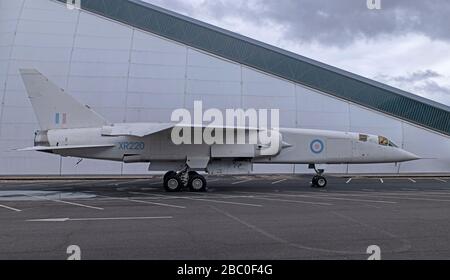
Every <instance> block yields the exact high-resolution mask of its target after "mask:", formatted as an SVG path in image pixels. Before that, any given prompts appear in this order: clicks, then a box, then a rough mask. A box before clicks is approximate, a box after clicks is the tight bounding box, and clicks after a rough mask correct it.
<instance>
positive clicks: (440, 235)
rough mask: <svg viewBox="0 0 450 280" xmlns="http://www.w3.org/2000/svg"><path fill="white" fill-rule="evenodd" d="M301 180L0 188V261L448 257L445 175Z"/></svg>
mask: <svg viewBox="0 0 450 280" xmlns="http://www.w3.org/2000/svg"><path fill="white" fill-rule="evenodd" d="M310 179H311V178H310V176H294V175H274V176H273V175H270V176H269V175H258V176H223V177H208V183H209V191H208V192H207V193H191V192H188V191H185V192H181V193H166V192H164V191H163V190H162V187H161V182H160V181H161V177H159V176H153V177H151V178H150V177H149V178H145V179H144V178H136V179H133V178H126V179H120V178H111V179H106V178H104V179H96V180H88V179H74V178H71V179H70V180H68V179H66V180H64V179H62V180H51V179H40V180H1V179H0V259H8V260H11V259H12V260H16V259H20V260H22V259H27V260H28V259H52V260H53V259H56V260H65V259H68V258H71V257H72V258H73V257H74V256H75V254H76V257H80V258H81V259H107V260H110V259H156V260H160V259H163V260H185V259H194V260H229V259H234V260H235V259H238V260H247V259H252V260H279V259H281V260H291V259H295V260H304V259H307V260H308V259H356V260H365V259H368V258H369V257H370V256H371V254H372V253H367V251H368V247H369V246H371V245H376V246H378V248H379V249H380V254H381V258H382V259H450V178H446V177H427V178H415V177H410V178H409V177H405V178H388V177H383V178H378V177H376V178H363V177H356V178H339V177H328V179H329V185H328V187H327V188H326V189H315V188H311V187H310V186H309V181H310ZM71 245H75V247H73V246H72V247H70V248H69V246H71ZM73 248H75V251H74V249H73ZM68 249H69V250H68ZM78 249H79V251H78ZM75 252H76V253H75Z"/></svg>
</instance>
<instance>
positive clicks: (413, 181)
mask: <svg viewBox="0 0 450 280" xmlns="http://www.w3.org/2000/svg"><path fill="white" fill-rule="evenodd" d="M408 180H410V181H411V182H412V183H417V182H416V180H414V179H413V178H408Z"/></svg>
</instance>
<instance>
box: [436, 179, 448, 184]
mask: <svg viewBox="0 0 450 280" xmlns="http://www.w3.org/2000/svg"><path fill="white" fill-rule="evenodd" d="M434 180H436V181H439V182H442V183H447V181H445V180H444V179H440V178H434Z"/></svg>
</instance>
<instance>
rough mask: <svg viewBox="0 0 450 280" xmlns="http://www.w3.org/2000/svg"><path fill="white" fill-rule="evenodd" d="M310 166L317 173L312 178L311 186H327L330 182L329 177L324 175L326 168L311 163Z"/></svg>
mask: <svg viewBox="0 0 450 280" xmlns="http://www.w3.org/2000/svg"><path fill="white" fill-rule="evenodd" d="M309 168H310V169H314V171H316V175H315V176H314V177H313V178H312V180H311V187H312V188H325V187H326V186H327V184H328V181H327V179H326V178H325V177H324V176H323V175H322V174H323V173H324V172H325V170H323V169H317V168H316V165H315V164H310V165H309Z"/></svg>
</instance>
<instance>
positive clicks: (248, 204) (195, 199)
mask: <svg viewBox="0 0 450 280" xmlns="http://www.w3.org/2000/svg"><path fill="white" fill-rule="evenodd" d="M133 194H141V195H153V196H157V197H161V198H173V199H188V200H194V201H206V202H214V203H223V204H233V205H240V206H250V207H263V206H262V205H259V204H250V203H242V202H232V201H223V200H216V199H205V198H196V197H187V196H173V195H163V194H146V193H139V192H133Z"/></svg>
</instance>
